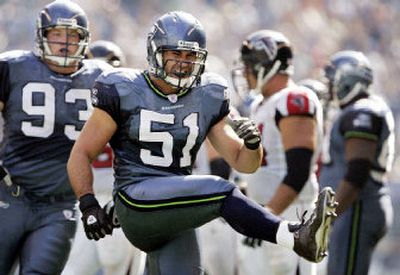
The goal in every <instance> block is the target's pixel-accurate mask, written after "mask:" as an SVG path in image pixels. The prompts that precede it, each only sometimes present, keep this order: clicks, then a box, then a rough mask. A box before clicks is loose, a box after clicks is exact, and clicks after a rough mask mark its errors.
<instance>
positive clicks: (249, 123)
mask: <svg viewBox="0 0 400 275" xmlns="http://www.w3.org/2000/svg"><path fill="white" fill-rule="evenodd" d="M226 123H227V124H228V125H229V126H231V127H232V129H233V130H234V131H235V133H236V134H237V135H238V136H239V137H240V138H241V139H243V140H244V145H245V146H246V147H247V148H248V149H250V150H256V149H258V147H259V146H260V142H261V134H260V131H259V130H258V127H257V125H256V123H255V122H254V121H253V120H251V119H249V118H247V117H230V116H227V117H226Z"/></svg>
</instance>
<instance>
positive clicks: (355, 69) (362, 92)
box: [324, 51, 373, 107]
mask: <svg viewBox="0 0 400 275" xmlns="http://www.w3.org/2000/svg"><path fill="white" fill-rule="evenodd" d="M324 74H325V77H326V79H327V81H328V84H329V90H330V92H331V93H332V96H333V97H335V98H336V99H337V100H338V102H339V105H340V106H341V107H343V106H346V105H347V104H349V103H351V102H353V100H354V99H356V98H359V97H360V96H366V95H368V94H369V89H368V88H369V86H370V84H371V83H372V81H373V73H372V69H371V65H370V62H369V60H368V58H367V57H366V56H365V55H364V54H363V53H362V52H358V51H340V52H337V53H336V54H334V55H333V56H332V57H331V58H330V61H329V64H328V65H326V66H325V69H324Z"/></svg>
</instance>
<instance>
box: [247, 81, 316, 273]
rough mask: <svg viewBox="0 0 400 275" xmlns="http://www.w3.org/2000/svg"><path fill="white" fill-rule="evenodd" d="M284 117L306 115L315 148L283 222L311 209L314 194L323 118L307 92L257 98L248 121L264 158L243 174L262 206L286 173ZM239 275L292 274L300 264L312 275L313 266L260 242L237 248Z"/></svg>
mask: <svg viewBox="0 0 400 275" xmlns="http://www.w3.org/2000/svg"><path fill="white" fill-rule="evenodd" d="M288 116H309V117H313V118H314V119H315V120H316V122H317V123H316V125H317V142H316V144H317V148H316V149H315V150H314V154H313V157H312V162H311V165H310V177H309V179H308V181H307V182H306V184H305V185H304V187H303V189H302V191H301V192H300V194H299V196H298V197H297V198H296V200H295V201H294V202H293V203H292V204H291V205H290V206H289V207H288V208H287V209H286V210H285V211H284V212H283V213H282V215H281V216H282V217H283V218H284V219H287V220H292V221H296V220H298V217H297V213H299V215H301V214H302V213H303V212H304V211H305V210H309V211H308V213H310V212H311V211H310V210H311V209H312V208H313V207H314V205H313V203H314V201H315V199H316V198H317V194H318V182H317V177H316V171H317V160H318V156H319V154H320V149H321V144H322V139H323V117H322V116H323V115H322V107H321V104H320V102H319V100H318V98H317V96H316V95H315V93H313V92H312V91H311V90H309V89H308V88H305V87H300V86H291V87H288V88H285V89H283V90H281V91H279V92H277V93H275V94H274V95H272V96H271V97H269V98H263V97H262V96H260V97H259V98H257V99H256V100H255V101H254V103H253V106H252V113H251V118H252V119H253V120H254V121H255V122H256V123H257V125H258V127H259V129H260V132H261V140H262V146H263V149H264V157H263V162H262V166H261V167H260V168H259V169H258V170H257V171H256V172H255V173H253V174H246V175H243V178H244V180H245V181H246V182H247V184H248V189H247V195H248V196H249V197H251V198H253V199H254V200H256V201H257V202H258V203H260V204H263V205H264V204H266V203H267V202H269V201H270V199H271V198H272V196H273V195H274V193H275V191H276V189H277V188H278V186H279V185H280V184H281V183H282V181H283V179H284V177H285V175H286V172H287V167H286V158H285V150H284V147H283V144H282V137H281V132H280V130H279V128H278V123H279V121H280V119H283V118H285V117H288ZM239 258H240V259H239V265H240V271H241V272H240V274H246V275H252V274H265V273H266V272H268V274H290V275H294V274H296V269H297V265H298V264H299V261H300V271H301V272H300V274H315V273H316V267H315V265H314V264H311V263H309V262H306V261H305V260H303V259H301V260H300V258H299V257H298V256H297V255H296V254H295V253H294V252H292V251H291V250H288V249H286V248H281V247H278V246H276V245H273V244H269V243H266V242H264V243H263V245H262V247H259V248H249V247H244V246H243V245H241V248H240V252H239Z"/></svg>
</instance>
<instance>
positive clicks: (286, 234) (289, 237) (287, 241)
mask: <svg viewBox="0 0 400 275" xmlns="http://www.w3.org/2000/svg"><path fill="white" fill-rule="evenodd" d="M288 225H289V222H288V221H282V222H281V223H280V224H279V228H278V232H277V233H276V243H277V244H279V245H282V246H284V247H287V248H289V249H293V247H294V237H293V233H292V232H290V231H289V226H288Z"/></svg>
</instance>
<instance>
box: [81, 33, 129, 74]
mask: <svg viewBox="0 0 400 275" xmlns="http://www.w3.org/2000/svg"><path fill="white" fill-rule="evenodd" d="M87 58H96V59H102V60H104V61H106V62H107V63H108V64H110V65H111V66H113V67H115V68H117V67H121V66H124V64H125V55H124V53H123V52H122V50H121V48H120V47H119V46H118V45H117V44H115V43H113V42H111V41H106V40H97V41H95V42H92V43H90V45H89V49H88V52H87Z"/></svg>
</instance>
